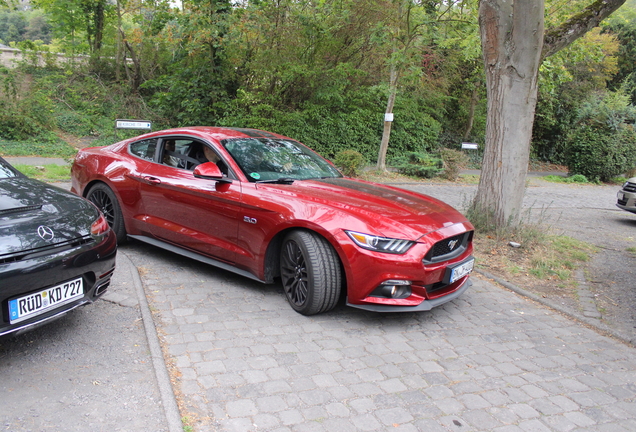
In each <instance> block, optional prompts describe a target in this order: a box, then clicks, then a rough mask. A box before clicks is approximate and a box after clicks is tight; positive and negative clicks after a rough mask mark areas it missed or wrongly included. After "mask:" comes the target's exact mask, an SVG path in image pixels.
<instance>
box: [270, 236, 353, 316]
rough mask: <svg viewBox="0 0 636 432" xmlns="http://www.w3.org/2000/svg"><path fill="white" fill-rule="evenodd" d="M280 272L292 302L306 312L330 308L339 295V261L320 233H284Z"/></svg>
mask: <svg viewBox="0 0 636 432" xmlns="http://www.w3.org/2000/svg"><path fill="white" fill-rule="evenodd" d="M280 274H281V279H282V281H283V289H284V290H285V295H286V296H287V300H288V301H289V304H290V305H291V307H292V308H294V310H295V311H296V312H299V313H301V314H303V315H314V314H317V313H321V312H326V311H328V310H331V309H332V308H333V307H334V306H335V305H336V303H337V302H338V299H339V298H340V289H341V285H342V278H341V271H340V261H339V260H338V256H337V255H336V252H335V251H334V250H333V248H332V247H331V245H330V244H329V243H328V242H327V240H325V239H324V238H322V237H320V236H318V235H317V234H314V233H311V232H309V231H293V232H291V233H290V234H288V235H287V237H285V239H284V240H283V245H282V249H281V254H280Z"/></svg>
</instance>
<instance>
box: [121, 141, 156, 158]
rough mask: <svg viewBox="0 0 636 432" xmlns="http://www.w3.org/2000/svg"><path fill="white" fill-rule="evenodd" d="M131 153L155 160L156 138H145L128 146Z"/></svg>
mask: <svg viewBox="0 0 636 432" xmlns="http://www.w3.org/2000/svg"><path fill="white" fill-rule="evenodd" d="M128 149H129V151H130V153H131V154H133V155H135V156H137V157H140V158H142V159H146V160H149V161H154V160H155V150H156V149H157V139H156V138H153V139H147V140H143V141H137V142H134V143H132V144H130V146H129V147H128Z"/></svg>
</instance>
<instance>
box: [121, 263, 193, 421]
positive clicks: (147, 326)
mask: <svg viewBox="0 0 636 432" xmlns="http://www.w3.org/2000/svg"><path fill="white" fill-rule="evenodd" d="M117 266H118V267H119V268H121V267H125V268H126V270H127V271H128V273H129V274H130V279H131V280H132V282H133V285H134V286H135V292H136V293H137V299H138V301H139V310H140V311H141V317H142V321H143V323H144V330H145V332H146V338H147V340H148V348H149V350H150V356H151V357H152V365H153V369H154V371H155V377H156V379H157V386H158V387H159V394H160V395H161V401H162V405H163V409H164V413H165V415H166V420H167V422H168V430H169V431H170V432H183V424H182V422H181V413H180V412H179V407H178V405H177V400H176V398H175V396H174V392H173V390H172V383H171V382H170V375H169V374H168V368H167V367H166V362H165V360H164V357H163V352H162V350H161V344H160V343H159V337H158V336H157V329H156V327H155V323H154V321H153V320H152V313H151V312H150V307H149V306H148V299H147V298H146V293H145V292H144V288H143V284H142V282H141V277H140V276H139V271H138V270H137V267H136V266H135V265H134V264H133V263H132V260H131V259H130V257H128V256H127V255H126V254H125V253H124V252H121V251H119V253H118V256H117Z"/></svg>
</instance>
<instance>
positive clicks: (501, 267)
mask: <svg viewBox="0 0 636 432" xmlns="http://www.w3.org/2000/svg"><path fill="white" fill-rule="evenodd" d="M511 241H513V242H515V243H519V244H521V247H518V248H514V247H511V246H510V242H511ZM597 251H598V248H597V247H596V246H594V245H591V244H589V243H586V242H582V241H580V240H576V239H574V238H572V237H568V236H564V235H554V234H551V233H549V232H548V231H546V230H545V229H538V226H529V225H525V226H521V227H519V228H516V229H515V230H514V231H509V232H507V233H501V232H500V233H498V234H493V235H489V234H484V233H480V232H479V231H478V232H477V235H476V237H475V256H476V258H477V262H478V265H479V266H480V267H481V268H483V269H484V270H487V271H490V272H492V273H495V274H498V275H500V276H501V277H503V278H504V279H506V280H509V281H510V282H512V283H515V284H517V285H519V286H523V287H525V288H528V289H530V290H532V291H534V292H537V293H539V294H544V296H546V297H547V296H550V295H554V294H557V295H568V296H569V295H574V294H575V293H574V292H573V289H574V288H575V287H576V281H575V278H574V271H575V270H576V269H577V268H579V267H580V266H581V265H582V264H583V263H585V262H587V261H589V260H590V257H591V255H592V254H594V253H596V252H597Z"/></svg>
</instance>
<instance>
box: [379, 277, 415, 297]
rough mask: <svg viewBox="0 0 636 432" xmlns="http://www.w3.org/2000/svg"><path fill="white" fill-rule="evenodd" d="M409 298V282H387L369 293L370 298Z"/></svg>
mask: <svg viewBox="0 0 636 432" xmlns="http://www.w3.org/2000/svg"><path fill="white" fill-rule="evenodd" d="M410 296H411V281H407V280H387V281H384V282H382V283H381V284H380V285H379V286H378V287H377V288H376V289H374V290H373V292H372V293H371V297H385V298H394V299H402V298H407V297H410Z"/></svg>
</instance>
